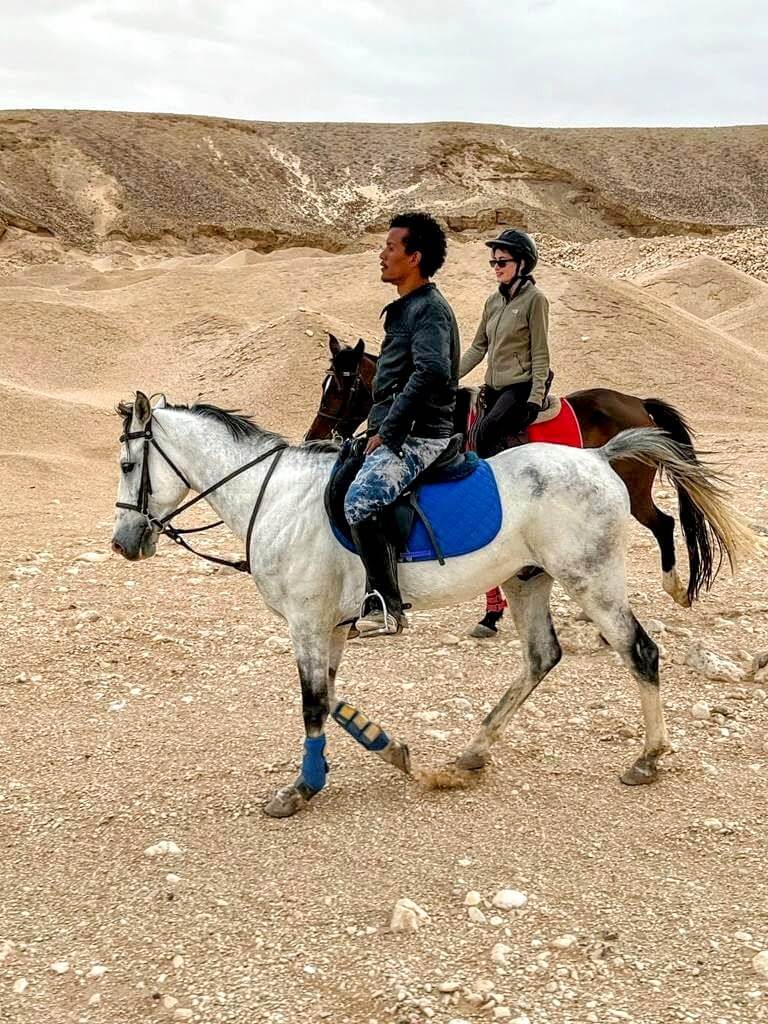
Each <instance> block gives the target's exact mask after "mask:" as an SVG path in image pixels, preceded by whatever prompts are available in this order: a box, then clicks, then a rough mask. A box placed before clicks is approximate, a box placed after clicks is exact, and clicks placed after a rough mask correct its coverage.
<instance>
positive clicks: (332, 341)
mask: <svg viewBox="0 0 768 1024" xmlns="http://www.w3.org/2000/svg"><path fill="white" fill-rule="evenodd" d="M328 348H329V349H330V350H331V355H332V356H337V355H338V354H339V352H341V342H340V341H339V339H338V338H337V337H336V335H335V334H331V333H330V332H329V334H328Z"/></svg>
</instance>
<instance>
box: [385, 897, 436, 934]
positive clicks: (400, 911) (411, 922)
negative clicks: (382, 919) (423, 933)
mask: <svg viewBox="0 0 768 1024" xmlns="http://www.w3.org/2000/svg"><path fill="white" fill-rule="evenodd" d="M428 920H429V915H428V914H427V912H426V910H424V908H423V907H420V906H419V905H418V903H414V901H413V900H409V899H408V898H407V897H404V898H403V899H400V900H398V901H397V903H396V904H395V907H394V910H393V911H392V918H391V920H390V922H389V929H390V931H393V932H417V931H418V930H419V926H420V924H421V922H422V921H428Z"/></svg>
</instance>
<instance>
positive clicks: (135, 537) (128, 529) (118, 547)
mask: <svg viewBox="0 0 768 1024" xmlns="http://www.w3.org/2000/svg"><path fill="white" fill-rule="evenodd" d="M112 550H113V551H114V552H115V554H116V555H122V557H123V558H127V559H128V561H129V562H138V561H140V560H141V559H143V558H151V557H152V555H154V553H155V551H156V550H157V532H156V531H155V530H153V529H152V527H151V526H150V525H149V523H148V522H147V520H146V518H145V517H144V516H141V517H137V518H136V520H134V521H132V522H130V523H120V524H119V525H118V526H116V527H115V532H114V533H113V534H112Z"/></svg>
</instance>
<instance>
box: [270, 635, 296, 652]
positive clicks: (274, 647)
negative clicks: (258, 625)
mask: <svg viewBox="0 0 768 1024" xmlns="http://www.w3.org/2000/svg"><path fill="white" fill-rule="evenodd" d="M264 647H266V649H267V650H268V651H274V652H275V654H288V653H289V652H290V651H292V650H293V644H292V643H291V641H290V640H289V639H288V637H287V636H268V637H267V639H266V640H265V641H264Z"/></svg>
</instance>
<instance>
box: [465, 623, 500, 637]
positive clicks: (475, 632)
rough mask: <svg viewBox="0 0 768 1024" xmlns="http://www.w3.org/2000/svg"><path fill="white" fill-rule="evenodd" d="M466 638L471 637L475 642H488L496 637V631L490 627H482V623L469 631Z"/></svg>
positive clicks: (497, 632) (497, 633)
mask: <svg viewBox="0 0 768 1024" xmlns="http://www.w3.org/2000/svg"><path fill="white" fill-rule="evenodd" d="M467 635H468V636H473V637H474V638H475V639H476V640H488V639H489V638H490V637H492V636H498V635H499V631H498V629H494V628H493V627H492V626H484V625H483V623H482V622H478V624H477V625H476V626H475V627H474V628H473V629H470V631H469V633H468V634H467Z"/></svg>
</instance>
